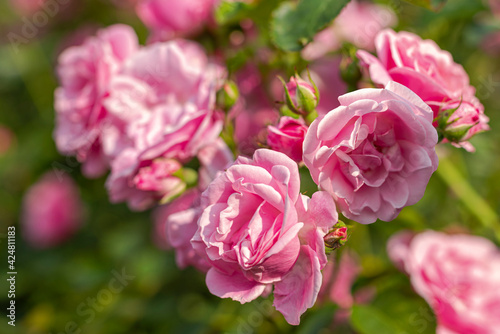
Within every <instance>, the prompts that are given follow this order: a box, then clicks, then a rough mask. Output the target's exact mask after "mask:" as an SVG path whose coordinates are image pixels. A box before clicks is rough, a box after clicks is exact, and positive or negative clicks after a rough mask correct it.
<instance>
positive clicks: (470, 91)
mask: <svg viewBox="0 0 500 334" xmlns="http://www.w3.org/2000/svg"><path fill="white" fill-rule="evenodd" d="M375 43H376V49H377V55H378V57H379V58H376V57H374V56H373V55H371V54H370V53H368V52H366V51H363V50H360V51H358V57H359V58H360V59H361V61H362V62H363V63H364V64H365V65H366V66H367V67H368V69H369V73H370V78H371V80H373V82H375V83H377V84H380V85H386V84H387V83H388V82H389V81H396V82H399V83H401V84H403V85H405V86H406V87H408V88H410V89H411V90H413V91H414V92H415V93H416V94H417V95H418V96H420V98H421V99H422V100H424V101H425V103H427V104H428V105H429V106H430V107H431V108H432V110H433V111H434V118H436V117H437V116H438V114H439V112H440V111H446V110H451V109H453V108H454V107H456V106H457V105H458V104H460V103H461V102H464V104H463V106H461V108H463V109H462V110H461V111H460V112H459V113H457V114H460V116H461V117H465V119H467V120H472V119H476V120H477V123H473V124H470V125H471V126H473V128H472V129H470V131H469V132H468V133H467V134H466V135H465V136H463V137H462V138H458V139H457V140H456V142H457V143H458V144H459V145H462V146H464V148H466V149H468V150H472V149H473V148H472V146H471V145H470V144H468V143H467V142H466V141H467V139H469V138H470V137H471V135H472V134H474V133H477V132H480V131H485V130H488V129H489V127H488V125H487V122H488V117H486V116H485V115H484V108H483V106H482V104H481V103H480V102H479V100H478V99H477V98H476V97H475V96H474V94H475V89H474V87H472V86H471V85H470V84H469V77H468V75H467V73H466V72H465V70H464V69H463V67H462V66H461V65H459V64H457V63H455V62H454V61H453V58H452V56H451V54H450V53H449V52H447V51H443V50H441V49H440V48H439V46H437V45H436V43H434V41H432V40H422V39H421V38H420V37H419V36H417V35H415V34H412V33H409V32H405V31H402V32H399V33H396V32H394V31H392V30H390V29H387V30H384V31H382V32H380V33H379V34H378V35H377V38H376V40H375ZM469 113H472V116H470V117H469V116H467V114H469ZM477 115H482V116H480V117H479V116H477ZM476 116H477V117H476ZM436 125H437V124H435V126H436Z"/></svg>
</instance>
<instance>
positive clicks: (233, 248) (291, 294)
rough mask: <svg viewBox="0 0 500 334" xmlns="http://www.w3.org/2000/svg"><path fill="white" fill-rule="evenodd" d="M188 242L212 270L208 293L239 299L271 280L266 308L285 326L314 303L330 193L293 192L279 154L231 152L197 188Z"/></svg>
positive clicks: (288, 166)
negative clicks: (228, 161) (197, 211)
mask: <svg viewBox="0 0 500 334" xmlns="http://www.w3.org/2000/svg"><path fill="white" fill-rule="evenodd" d="M201 201H202V202H201V203H202V204H201V206H202V208H203V212H202V214H201V217H200V219H199V221H198V225H199V228H198V230H197V231H196V234H195V235H194V237H193V239H192V240H191V242H192V244H193V247H194V248H195V249H196V251H197V252H198V253H199V254H200V255H203V256H205V257H206V259H207V260H208V261H209V263H210V264H211V265H212V268H210V269H209V271H208V273H207V278H206V283H207V286H208V289H209V290H210V292H211V293H213V294H214V295H216V296H219V297H222V298H232V299H233V300H237V301H239V302H241V303H246V302H249V301H251V300H254V299H256V298H257V297H259V296H261V295H262V294H263V293H264V292H265V291H266V288H267V289H269V287H270V286H272V285H274V305H275V307H276V309H277V310H278V311H280V312H281V313H283V315H284V316H285V318H286V320H287V321H288V322H289V323H290V324H293V325H297V324H298V323H299V322H300V315H301V314H302V313H304V312H305V311H306V310H307V309H308V308H310V307H311V306H312V305H313V304H314V303H315V301H316V297H317V295H318V291H319V288H320V286H321V280H322V276H321V269H322V268H323V267H324V266H325V265H326V263H327V259H326V255H325V246H324V242H323V236H324V235H325V234H326V233H327V232H328V230H329V228H331V227H332V226H333V225H334V224H335V223H336V222H337V218H338V217H337V212H336V211H335V204H334V202H333V200H332V198H331V197H330V196H329V195H328V194H326V193H325V192H316V193H314V194H313V196H312V198H311V199H309V198H308V197H306V196H305V195H302V194H300V177H299V172H298V167H297V164H296V163H295V162H294V161H293V160H291V159H290V158H289V157H287V156H286V155H284V154H283V153H280V152H276V151H271V150H267V149H259V150H257V151H255V153H254V156H253V159H248V158H244V157H239V158H238V159H237V160H236V162H235V163H234V164H233V165H232V166H231V167H229V168H228V169H227V170H226V172H224V173H222V174H221V175H219V176H218V177H217V178H216V179H215V180H214V181H213V182H212V183H211V184H210V185H209V187H208V188H207V190H206V191H205V192H204V193H203V195H202V199H201Z"/></svg>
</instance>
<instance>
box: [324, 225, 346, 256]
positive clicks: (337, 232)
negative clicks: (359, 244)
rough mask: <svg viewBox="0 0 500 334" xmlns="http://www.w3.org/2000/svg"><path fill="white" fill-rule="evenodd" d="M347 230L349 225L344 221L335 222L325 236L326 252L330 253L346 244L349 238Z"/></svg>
mask: <svg viewBox="0 0 500 334" xmlns="http://www.w3.org/2000/svg"><path fill="white" fill-rule="evenodd" d="M347 232H348V230H347V226H346V225H345V224H344V223H343V222H341V221H339V222H338V223H337V224H335V225H334V226H333V227H332V228H331V229H330V231H328V234H327V235H325V236H324V237H323V240H324V241H325V247H326V252H327V253H329V252H331V251H334V250H336V249H337V248H340V247H342V246H344V244H345V242H346V241H347V238H348V235H347Z"/></svg>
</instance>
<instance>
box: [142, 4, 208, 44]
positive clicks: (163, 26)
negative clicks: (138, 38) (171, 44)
mask: <svg viewBox="0 0 500 334" xmlns="http://www.w3.org/2000/svg"><path fill="white" fill-rule="evenodd" d="M216 2H217V0H169V1H164V0H138V3H137V6H136V11H137V15H139V18H140V19H141V20H142V22H144V24H145V25H146V26H147V27H148V28H149V29H150V30H151V33H152V36H151V37H150V39H151V40H153V41H166V40H170V39H173V38H175V37H180V36H186V35H190V34H193V33H195V32H197V31H198V30H201V28H202V27H203V26H204V25H206V24H207V23H208V22H209V21H210V20H211V19H212V15H213V10H214V7H215V4H216Z"/></svg>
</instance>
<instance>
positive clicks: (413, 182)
mask: <svg viewBox="0 0 500 334" xmlns="http://www.w3.org/2000/svg"><path fill="white" fill-rule="evenodd" d="M339 101H340V104H341V106H340V107H338V108H336V109H334V110H332V111H330V112H329V113H327V114H326V115H325V116H321V117H319V118H317V119H316V120H315V121H314V122H313V123H312V124H311V126H310V127H309V130H308V131H307V134H306V137H305V140H304V162H305V164H306V166H307V167H308V168H309V172H310V173H311V176H312V178H313V180H314V181H315V182H316V183H317V184H318V185H319V186H320V188H321V189H323V190H325V191H327V192H329V193H330V194H331V195H332V196H333V197H334V198H335V200H336V202H337V204H338V206H339V207H340V209H341V211H342V213H343V214H344V215H345V216H346V217H347V218H349V219H353V220H356V221H358V222H360V223H362V224H369V223H373V222H375V221H376V220H377V218H379V219H382V220H385V221H391V220H393V219H394V218H396V216H397V215H398V214H399V212H400V211H401V210H402V208H403V207H405V206H408V205H412V204H415V203H416V202H418V201H419V200H420V199H421V198H422V196H423V195H424V192H425V188H426V186H427V182H428V181H429V179H430V177H431V175H432V173H433V172H434V171H435V170H436V169H437V165H438V158H437V155H436V152H435V145H436V143H437V139H438V136H437V132H436V130H435V129H434V127H433V126H432V110H431V109H430V108H429V106H427V105H426V104H425V103H424V102H423V101H422V100H421V99H420V98H419V97H418V96H417V95H415V93H413V92H412V91H410V90H409V89H408V88H406V87H404V86H402V85H400V84H397V83H395V82H390V83H389V84H388V85H387V87H386V89H360V90H357V91H354V92H352V93H348V94H345V95H342V96H340V97H339Z"/></svg>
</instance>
